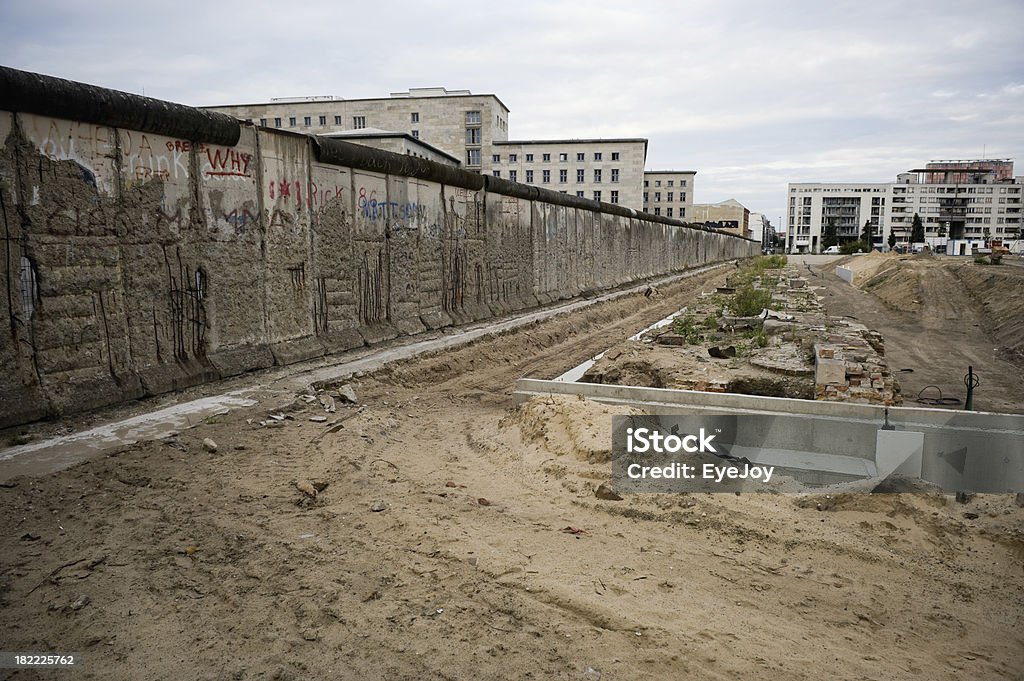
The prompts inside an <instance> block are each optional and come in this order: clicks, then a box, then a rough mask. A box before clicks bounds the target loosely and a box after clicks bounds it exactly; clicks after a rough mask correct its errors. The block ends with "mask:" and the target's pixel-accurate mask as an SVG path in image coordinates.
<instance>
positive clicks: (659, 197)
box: [654, 192, 661, 203]
mask: <svg viewBox="0 0 1024 681" xmlns="http://www.w3.org/2000/svg"><path fill="white" fill-rule="evenodd" d="M654 200H655V201H656V202H658V203H661V192H654Z"/></svg>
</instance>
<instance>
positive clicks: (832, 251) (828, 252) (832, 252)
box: [822, 246, 839, 255]
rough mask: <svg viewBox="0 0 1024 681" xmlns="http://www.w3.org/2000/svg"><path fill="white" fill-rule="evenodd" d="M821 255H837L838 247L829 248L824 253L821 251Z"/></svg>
mask: <svg viewBox="0 0 1024 681" xmlns="http://www.w3.org/2000/svg"><path fill="white" fill-rule="evenodd" d="M822 254H823V255H839V246H829V247H828V248H826V249H825V250H824V251H822Z"/></svg>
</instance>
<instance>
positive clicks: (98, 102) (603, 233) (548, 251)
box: [0, 69, 757, 426]
mask: <svg viewBox="0 0 1024 681" xmlns="http://www.w3.org/2000/svg"><path fill="white" fill-rule="evenodd" d="M12 73H13V76H12V75H11V74H12ZM23 76H25V74H23V73H22V72H13V71H12V70H10V69H0V102H4V103H5V104H7V105H8V106H9V107H10V108H11V109H16V111H0V221H2V229H3V236H4V241H3V252H2V256H3V257H2V258H0V280H2V281H3V295H0V305H2V307H3V310H4V313H5V318H6V319H7V322H8V323H7V326H8V329H7V331H6V333H4V334H3V335H2V340H0V362H2V365H3V367H4V369H5V371H4V372H3V373H2V375H0V426H7V425H12V424H17V423H22V422H27V421H30V420H33V419H38V418H42V417H46V416H51V415H57V414H64V413H69V412H74V411H79V410H83V409H89V408H94V407H98V406H103V405H107V404H112V403H115V402H118V401H122V400H127V399H134V398H138V397H142V396H144V395H151V394H157V393H161V392H165V391H170V390H176V389H180V388H183V387H186V386H190V385H195V384H198V383H201V382H204V381H209V380H213V379H216V378H219V377H224V376H231V375H236V374H239V373H241V372H244V371H249V370H253V369H258V368H263V367H267V366H271V365H274V364H287V363H290V362H296V361H300V360H304V359H309V358H313V357H317V356H320V355H323V354H326V353H332V352H337V351H341V350H345V349H349V348H353V347H357V346H360V345H363V344H365V343H374V342H379V341H381V340H384V339H387V338H392V337H395V336H397V335H399V334H414V333H418V332H420V331H423V330H424V329H427V328H438V327H442V326H447V325H451V324H456V323H461V322H466V321H470V320H477V319H484V318H488V317H492V316H495V315H500V314H504V313H508V312H512V311H515V310H522V309H525V308H530V307H534V306H537V305H539V304H544V303H548V302H550V301H553V300H558V299H565V298H571V297H573V296H576V295H578V294H579V293H581V292H583V291H587V290H596V289H603V288H609V287H614V286H617V285H620V284H623V283H626V282H629V281H635V280H640V279H643V278H646V277H650V276H654V275H660V274H665V273H668V272H672V271H675V270H680V269H684V268H687V267H692V266H696V265H700V264H703V263H708V262H715V261H721V260H724V259H729V258H736V257H745V256H749V255H753V254H755V253H756V252H757V244H756V243H753V242H750V241H746V240H743V239H738V238H734V237H729V236H726V235H722V234H715V233H711V232H703V231H697V230H692V229H688V228H685V227H683V226H681V225H679V224H678V223H673V222H672V221H667V220H658V219H656V218H653V216H645V215H642V214H636V213H633V212H631V211H628V210H625V209H622V208H621V207H618V206H611V205H605V204H598V203H596V202H593V201H589V200H580V199H577V198H575V197H567V196H564V195H560V194H557V193H554V192H544V191H542V190H539V189H537V188H533V187H525V186H523V185H517V184H513V183H509V182H504V181H501V180H497V179H495V178H484V177H483V176H481V175H478V174H475V173H471V172H466V171H461V170H457V169H454V168H450V167H447V166H442V165H439V164H435V163H431V162H429V161H426V160H423V159H418V158H413V157H410V156H403V155H397V154H390V153H387V152H382V151H377V150H373V149H368V148H365V147H360V146H358V145H352V144H348V143H345V142H341V141H334V140H323V139H321V140H317V139H316V138H313V137H309V136H305V135H298V134H292V133H287V132H281V131H271V130H266V129H261V128H257V127H252V126H244V125H243V126H238V124H237V123H236V122H234V121H230V123H231V125H228V126H227V131H226V132H225V129H224V127H225V126H224V123H225V121H229V120H230V119H228V118H227V117H226V116H225V117H223V119H217V118H214V119H212V120H206V119H209V117H211V116H212V117H216V116H217V114H212V113H209V112H196V110H188V108H187V107H178V109H177V110H171V111H169V112H168V111H164V110H163V109H156V110H155V113H153V112H152V111H150V110H147V111H150V113H147V114H146V115H140V116H138V117H137V118H140V119H143V120H141V121H140V122H139V123H138V124H136V125H135V127H134V128H126V127H114V126H112V125H107V124H104V122H103V121H104V120H107V119H109V117H110V113H109V112H110V111H111V110H114V109H112V107H111V106H109V105H108V104H109V101H115V102H120V104H119V106H120V107H121V108H124V107H128V108H131V107H145V106H148V107H151V108H152V107H155V106H156V105H157V104H159V105H163V104H165V103H156V104H154V102H155V101H156V100H146V99H145V98H140V97H135V96H132V95H126V94H124V93H113V92H112V91H107V90H102V89H100V88H89V87H88V86H81V85H80V84H75V83H70V82H69V81H58V80H57V79H49V78H46V77H42V76H34V74H28V76H32V80H30V81H29V80H26V79H25V78H24V77H23ZM76 88H81V89H82V90H83V91H79V90H78V89H76ZM52 91H56V92H59V93H60V97H59V98H51V97H48V96H47V95H48V93H50V92H52ZM90 98H92V99H90ZM79 100H83V101H85V100H88V101H86V102H85V103H84V104H82V105H81V106H77V108H76V102H78V101H79ZM175 106H177V105H166V107H164V108H167V107H175ZM26 109H31V111H27V110H26ZM72 109H73V110H75V111H76V112H78V113H77V115H78V118H77V119H75V120H72V119H66V118H61V117H60V116H59V113H60V112H61V111H64V110H72ZM191 112H195V115H196V116H197V117H198V118H195V119H194V120H193V118H192V113H191ZM203 116H205V117H206V119H204V118H203ZM128 119H129V120H135V119H134V118H131V117H128ZM176 120H180V121H181V124H182V126H183V129H187V130H188V133H189V137H188V138H183V137H180V136H175V135H174V134H173V130H172V129H173V127H174V122H175V121H176ZM168 121H169V123H168ZM232 125H233V126H235V128H234V130H233V131H232V129H231V126H232ZM147 128H149V130H147ZM154 130H156V131H157V132H154ZM168 133H171V134H168ZM204 136H205V137H207V138H208V139H207V140H206V141H204V139H203V138H204ZM225 142H227V143H225Z"/></svg>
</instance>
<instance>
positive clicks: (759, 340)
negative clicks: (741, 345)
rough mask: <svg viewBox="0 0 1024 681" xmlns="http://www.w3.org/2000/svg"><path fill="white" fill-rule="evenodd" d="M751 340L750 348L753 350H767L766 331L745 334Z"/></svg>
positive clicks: (753, 331)
mask: <svg viewBox="0 0 1024 681" xmlns="http://www.w3.org/2000/svg"><path fill="white" fill-rule="evenodd" d="M745 335H746V337H747V338H749V339H750V347H752V348H766V347H768V334H766V333H765V332H764V329H751V330H750V331H747V333H746V334H745Z"/></svg>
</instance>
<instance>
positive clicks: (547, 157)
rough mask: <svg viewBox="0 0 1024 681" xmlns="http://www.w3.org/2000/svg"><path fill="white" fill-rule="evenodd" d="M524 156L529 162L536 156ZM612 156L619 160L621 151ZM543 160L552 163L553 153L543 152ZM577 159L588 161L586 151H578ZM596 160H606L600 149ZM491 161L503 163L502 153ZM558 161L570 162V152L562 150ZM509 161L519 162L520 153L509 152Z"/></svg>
mask: <svg viewBox="0 0 1024 681" xmlns="http://www.w3.org/2000/svg"><path fill="white" fill-rule="evenodd" d="M524 156H525V157H526V162H527V163H533V157H534V155H533V154H524ZM611 156H612V160H613V161H618V160H619V152H617V151H613V152H612V153H611ZM541 160H542V161H543V162H544V163H550V162H551V154H541ZM576 160H577V161H578V162H581V163H582V162H583V161H586V160H587V154H586V152H583V151H580V152H577V153H576ZM594 160H595V161H603V160H604V153H603V152H600V151H595V152H594ZM491 161H492V162H493V163H501V154H494V155H493V156H491ZM558 161H559V163H568V162H569V154H568V153H566V152H562V153H560V154H558ZM508 162H509V163H518V162H519V154H509V155H508Z"/></svg>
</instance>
